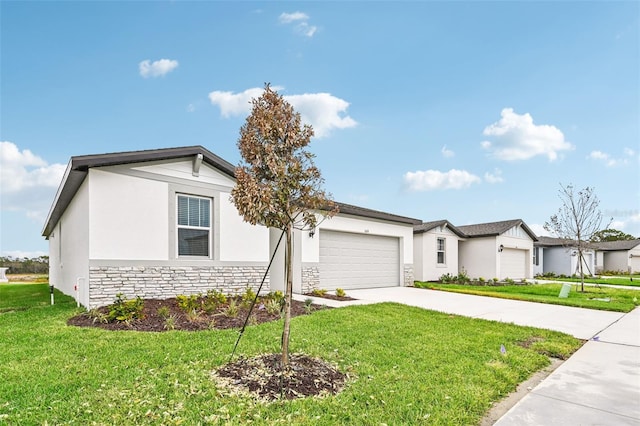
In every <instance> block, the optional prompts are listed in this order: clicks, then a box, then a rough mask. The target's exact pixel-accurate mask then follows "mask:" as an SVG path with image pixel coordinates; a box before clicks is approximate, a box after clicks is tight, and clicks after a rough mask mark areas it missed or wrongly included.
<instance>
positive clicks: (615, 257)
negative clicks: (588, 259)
mask: <svg viewBox="0 0 640 426" xmlns="http://www.w3.org/2000/svg"><path fill="white" fill-rule="evenodd" d="M593 246H594V247H595V249H596V263H597V264H596V270H597V272H603V271H619V272H629V273H640V239H636V240H629V241H603V242H600V243H593Z"/></svg>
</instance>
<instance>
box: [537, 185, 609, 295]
mask: <svg viewBox="0 0 640 426" xmlns="http://www.w3.org/2000/svg"><path fill="white" fill-rule="evenodd" d="M558 192H559V197H560V200H561V201H562V207H560V208H559V209H558V213H557V214H554V215H553V216H551V218H550V220H549V221H548V222H545V224H544V229H545V230H547V231H549V232H551V233H552V234H554V235H555V236H556V237H558V238H562V239H566V240H568V241H572V245H573V246H574V247H575V246H577V247H576V250H577V255H578V265H579V270H580V282H581V286H580V288H581V291H582V292H584V268H583V264H584V252H585V250H586V249H587V248H588V247H589V241H591V240H592V239H593V236H594V235H595V234H596V233H598V232H599V231H600V230H601V229H602V228H603V226H602V221H603V216H602V212H601V211H600V209H599V208H598V207H599V206H600V200H599V199H598V197H597V196H596V195H595V193H594V191H593V188H590V187H586V188H584V189H582V190H579V191H578V192H575V190H574V188H573V185H571V184H569V185H567V186H563V185H562V184H560V190H559V191H558ZM610 223H611V220H609V222H608V223H607V224H606V225H605V227H608V226H609V224H610Z"/></svg>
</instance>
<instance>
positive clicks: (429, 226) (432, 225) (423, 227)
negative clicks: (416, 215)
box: [413, 220, 466, 238]
mask: <svg viewBox="0 0 640 426" xmlns="http://www.w3.org/2000/svg"><path fill="white" fill-rule="evenodd" d="M439 226H443V227H445V228H446V229H449V230H450V231H451V232H452V233H454V234H456V235H457V236H458V237H460V238H465V236H466V235H465V234H464V233H463V232H462V231H460V229H459V228H458V227H456V226H454V225H453V224H452V223H451V222H449V221H448V220H435V221H432V222H423V223H421V224H419V225H414V227H413V233H414V234H422V233H425V232H429V231H431V230H433V229H436V228H437V227H439Z"/></svg>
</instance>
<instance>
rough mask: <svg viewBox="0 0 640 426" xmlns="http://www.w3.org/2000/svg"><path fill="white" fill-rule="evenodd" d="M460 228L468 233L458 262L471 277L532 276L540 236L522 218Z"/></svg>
mask: <svg viewBox="0 0 640 426" xmlns="http://www.w3.org/2000/svg"><path fill="white" fill-rule="evenodd" d="M457 228H458V230H459V231H460V232H462V233H463V234H464V235H465V236H466V238H465V239H464V240H461V241H460V246H459V248H458V250H459V251H458V256H459V257H458V266H459V268H460V270H463V269H464V270H465V271H466V273H467V275H469V277H471V278H479V277H482V278H485V279H492V278H498V279H505V278H511V279H523V278H532V277H533V243H534V241H537V240H538V237H537V236H536V235H535V234H534V232H533V231H532V230H531V229H530V228H529V227H528V226H527V225H526V224H525V223H524V222H523V221H522V220H521V219H514V220H506V221H501V222H490V223H480V224H475V225H465V226H458V227H457Z"/></svg>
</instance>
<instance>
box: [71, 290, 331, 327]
mask: <svg viewBox="0 0 640 426" xmlns="http://www.w3.org/2000/svg"><path fill="white" fill-rule="evenodd" d="M236 300H237V302H238V306H239V309H238V315H237V316H235V317H230V316H228V315H226V314H225V309H226V308H227V306H228V303H227V304H225V305H221V306H220V307H218V309H216V310H215V311H213V312H209V313H207V312H204V311H199V313H198V316H197V318H191V319H190V318H188V316H187V315H186V313H185V312H184V311H183V310H182V309H180V307H179V306H178V302H177V299H175V298H171V299H165V300H159V299H145V300H144V309H143V318H142V319H135V320H132V321H131V322H130V324H126V323H124V322H110V323H102V322H100V321H99V320H96V318H95V315H92V313H91V312H85V313H82V314H79V315H76V316H74V317H72V318H70V319H69V320H68V321H67V324H69V325H74V326H78V327H99V328H103V329H106V330H135V331H167V330H168V329H173V330H185V331H198V330H211V329H228V328H240V327H242V325H243V324H244V321H245V318H246V317H247V312H248V308H245V307H242V306H241V304H240V299H239V298H238V299H236ZM263 302H264V301H263V300H259V301H258V303H256V306H255V307H254V309H253V312H252V314H251V319H250V320H249V325H254V324H261V323H263V322H269V321H275V320H279V319H280V318H281V317H280V314H279V313H269V312H267V310H266V308H265V307H264V304H263ZM163 306H166V307H167V308H168V309H169V316H170V317H171V318H173V327H167V324H168V322H167V319H166V318H165V317H162V316H160V315H159V314H158V309H159V308H161V307H163ZM319 309H328V308H327V307H326V306H318V305H311V306H310V308H309V309H308V310H307V309H306V308H305V306H304V303H303V302H299V301H296V300H294V301H293V302H292V304H291V316H292V317H295V316H299V315H305V314H307V311H309V312H313V311H316V310H319ZM98 312H100V313H102V314H105V315H106V314H108V312H109V306H104V307H102V308H99V309H98Z"/></svg>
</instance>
